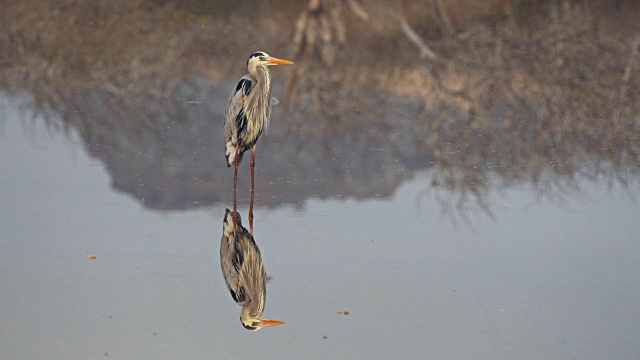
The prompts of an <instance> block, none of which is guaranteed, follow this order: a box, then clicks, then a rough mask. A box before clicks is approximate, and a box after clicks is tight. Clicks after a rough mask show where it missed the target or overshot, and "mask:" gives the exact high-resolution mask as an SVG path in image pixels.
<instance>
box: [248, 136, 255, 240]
mask: <svg viewBox="0 0 640 360" xmlns="http://www.w3.org/2000/svg"><path fill="white" fill-rule="evenodd" d="M250 165H251V203H250V205H249V230H250V231H251V236H253V195H254V193H255V183H254V176H253V173H254V170H253V169H254V167H255V165H256V144H253V148H252V149H251V163H250Z"/></svg>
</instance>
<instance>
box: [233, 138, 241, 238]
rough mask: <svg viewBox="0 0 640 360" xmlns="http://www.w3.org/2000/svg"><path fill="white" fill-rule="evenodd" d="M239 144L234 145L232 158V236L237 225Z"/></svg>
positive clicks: (234, 234)
mask: <svg viewBox="0 0 640 360" xmlns="http://www.w3.org/2000/svg"><path fill="white" fill-rule="evenodd" d="M239 152H240V150H239V146H238V145H236V157H235V158H234V159H233V165H234V171H233V238H234V239H237V237H236V227H237V226H238V215H237V214H238V212H237V211H238V210H237V209H236V204H237V203H236V192H237V189H238V157H239V155H240V154H239Z"/></svg>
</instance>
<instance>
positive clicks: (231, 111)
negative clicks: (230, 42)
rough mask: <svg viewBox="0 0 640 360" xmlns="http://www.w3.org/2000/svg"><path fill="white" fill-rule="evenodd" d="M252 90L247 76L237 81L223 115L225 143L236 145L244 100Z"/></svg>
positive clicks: (249, 78) (251, 83) (251, 84)
mask: <svg viewBox="0 0 640 360" xmlns="http://www.w3.org/2000/svg"><path fill="white" fill-rule="evenodd" d="M252 88H253V82H252V80H251V77H250V76H249V74H247V75H245V76H243V77H242V79H240V81H238V84H237V85H236V88H235V89H234V90H233V92H232V93H231V96H230V97H229V105H228V106H227V111H225V113H224V137H225V140H226V141H231V142H232V143H233V144H234V145H235V144H236V143H237V136H238V129H239V127H240V125H242V124H241V120H242V119H239V117H242V116H243V114H244V99H245V98H246V97H247V96H249V94H250V93H251V90H252Z"/></svg>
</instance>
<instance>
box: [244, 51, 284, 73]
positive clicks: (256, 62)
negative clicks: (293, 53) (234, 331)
mask: <svg viewBox="0 0 640 360" xmlns="http://www.w3.org/2000/svg"><path fill="white" fill-rule="evenodd" d="M291 64H293V61H289V60H283V59H278V58H275V57H272V56H269V54H267V53H266V52H264V51H256V52H254V53H253V54H251V56H249V60H247V67H248V68H249V70H250V71H251V70H252V69H255V68H257V67H258V66H271V65H291Z"/></svg>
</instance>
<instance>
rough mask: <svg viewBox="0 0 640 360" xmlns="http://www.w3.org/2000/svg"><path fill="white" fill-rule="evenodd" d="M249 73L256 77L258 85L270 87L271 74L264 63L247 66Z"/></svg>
mask: <svg viewBox="0 0 640 360" xmlns="http://www.w3.org/2000/svg"><path fill="white" fill-rule="evenodd" d="M249 75H251V77H252V78H254V79H256V81H257V82H258V87H261V88H265V87H266V88H267V89H271V75H270V74H269V69H268V68H267V67H266V66H265V65H261V66H256V67H254V68H249Z"/></svg>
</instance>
